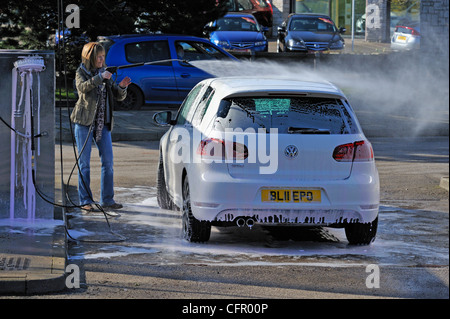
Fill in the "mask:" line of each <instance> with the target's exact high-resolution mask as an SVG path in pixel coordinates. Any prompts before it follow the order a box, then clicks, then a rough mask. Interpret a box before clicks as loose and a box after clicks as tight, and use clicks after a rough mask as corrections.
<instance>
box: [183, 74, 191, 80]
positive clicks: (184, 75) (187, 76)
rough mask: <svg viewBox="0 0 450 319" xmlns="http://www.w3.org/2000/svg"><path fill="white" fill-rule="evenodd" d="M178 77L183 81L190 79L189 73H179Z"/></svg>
mask: <svg viewBox="0 0 450 319" xmlns="http://www.w3.org/2000/svg"><path fill="white" fill-rule="evenodd" d="M180 76H181V77H182V78H184V79H186V78H190V77H191V75H190V74H189V73H181V74H180Z"/></svg>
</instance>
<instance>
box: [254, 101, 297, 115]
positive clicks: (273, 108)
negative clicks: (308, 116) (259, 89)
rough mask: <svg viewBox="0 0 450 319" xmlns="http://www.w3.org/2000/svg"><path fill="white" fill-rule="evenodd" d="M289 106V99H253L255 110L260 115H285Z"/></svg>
mask: <svg viewBox="0 0 450 319" xmlns="http://www.w3.org/2000/svg"><path fill="white" fill-rule="evenodd" d="M290 105H291V100H290V99H255V110H256V111H257V112H260V113H270V114H272V112H276V113H286V112H289V107H290Z"/></svg>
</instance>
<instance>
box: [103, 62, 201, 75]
mask: <svg viewBox="0 0 450 319" xmlns="http://www.w3.org/2000/svg"><path fill="white" fill-rule="evenodd" d="M172 61H178V62H183V63H186V64H189V65H191V66H192V64H190V63H189V61H188V60H182V59H166V60H157V61H151V62H139V63H133V64H126V65H121V66H108V67H107V68H106V71H108V72H110V73H116V72H117V70H119V69H128V68H134V67H136V66H143V65H151V64H159V63H165V62H172Z"/></svg>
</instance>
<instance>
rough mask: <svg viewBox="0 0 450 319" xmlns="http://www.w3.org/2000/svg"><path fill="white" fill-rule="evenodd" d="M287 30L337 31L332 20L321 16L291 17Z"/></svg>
mask: <svg viewBox="0 0 450 319" xmlns="http://www.w3.org/2000/svg"><path fill="white" fill-rule="evenodd" d="M289 30H291V31H312V32H337V29H336V26H335V25H334V23H333V21H331V20H330V19H327V18H322V17H318V18H317V17H310V18H309V17H306V18H305V17H303V18H294V19H292V21H291V23H290V25H289Z"/></svg>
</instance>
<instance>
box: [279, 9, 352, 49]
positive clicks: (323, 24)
mask: <svg viewBox="0 0 450 319" xmlns="http://www.w3.org/2000/svg"><path fill="white" fill-rule="evenodd" d="M345 31H346V30H345V28H339V29H338V28H337V27H336V25H335V24H334V22H333V20H331V18H330V17H329V16H326V15H323V14H309V13H301V14H298V13H297V14H295V13H293V14H290V15H289V16H288V17H287V19H286V20H285V21H283V23H282V24H281V26H279V27H278V35H277V52H290V51H296V52H317V51H326V50H342V49H343V48H344V39H343V38H342V37H341V34H342V33H344V32H345Z"/></svg>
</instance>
